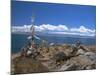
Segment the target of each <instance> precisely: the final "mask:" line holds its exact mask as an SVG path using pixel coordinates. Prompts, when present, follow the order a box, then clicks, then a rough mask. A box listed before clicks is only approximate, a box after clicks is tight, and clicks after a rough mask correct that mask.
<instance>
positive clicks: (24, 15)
mask: <svg viewBox="0 0 100 75" xmlns="http://www.w3.org/2000/svg"><path fill="white" fill-rule="evenodd" d="M11 7H12V9H11V20H12V21H11V25H12V26H23V25H30V24H31V16H32V15H34V16H35V22H34V24H35V25H36V26H40V25H42V26H43V24H45V25H48V24H49V26H59V25H63V27H64V26H65V27H66V30H67V28H72V29H74V30H75V29H77V28H78V29H81V28H83V29H91V30H94V29H95V26H96V20H95V19H96V7H95V6H86V5H85V6H84V5H72V4H55V3H40V2H23V1H12V5H11ZM55 29H56V28H55Z"/></svg>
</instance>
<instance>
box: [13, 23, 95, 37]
mask: <svg viewBox="0 0 100 75" xmlns="http://www.w3.org/2000/svg"><path fill="white" fill-rule="evenodd" d="M31 26H32V25H23V26H12V32H30V28H31ZM34 27H35V31H36V32H37V31H38V32H49V33H50V34H69V35H80V36H95V29H89V28H86V27H85V26H80V27H79V28H68V27H67V26H66V25H61V24H60V25H57V26H55V25H51V24H42V25H39V26H37V25H34Z"/></svg>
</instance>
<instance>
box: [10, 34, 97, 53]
mask: <svg viewBox="0 0 100 75" xmlns="http://www.w3.org/2000/svg"><path fill="white" fill-rule="evenodd" d="M28 36H29V35H25V34H11V37H12V38H11V50H12V52H13V53H16V52H19V51H20V49H21V48H22V47H23V46H25V45H26V43H27V41H28V40H27V37H28ZM38 37H40V38H41V39H43V40H46V41H48V43H56V44H62V43H67V44H74V43H75V42H76V41H81V42H82V44H85V45H95V44H96V38H95V37H91V38H90V37H89V38H86V37H85V38H80V37H68V36H64V37H63V36H47V35H38ZM35 42H36V43H40V41H39V40H36V39H35Z"/></svg>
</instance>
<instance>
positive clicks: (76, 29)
mask: <svg viewBox="0 0 100 75" xmlns="http://www.w3.org/2000/svg"><path fill="white" fill-rule="evenodd" d="M70 31H72V32H81V33H88V32H90V33H94V32H95V29H93V30H92V29H88V28H86V27H84V26H80V27H79V28H71V29H70Z"/></svg>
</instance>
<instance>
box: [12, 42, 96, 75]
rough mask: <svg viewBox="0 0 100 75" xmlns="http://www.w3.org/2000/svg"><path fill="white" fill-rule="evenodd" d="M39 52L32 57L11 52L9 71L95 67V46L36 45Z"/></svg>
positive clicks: (52, 70) (38, 71)
mask: <svg viewBox="0 0 100 75" xmlns="http://www.w3.org/2000/svg"><path fill="white" fill-rule="evenodd" d="M37 50H38V51H39V54H38V55H37V56H36V57H35V58H33V57H27V56H26V57H25V56H21V54H20V53H17V54H12V59H11V61H12V64H11V73H12V74H23V73H40V72H55V71H56V72H57V71H73V70H91V69H96V46H95V45H92V46H84V45H81V47H80V48H77V49H76V51H75V48H73V46H72V45H68V44H61V45H54V44H52V45H49V46H48V47H46V46H41V47H38V48H37Z"/></svg>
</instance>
